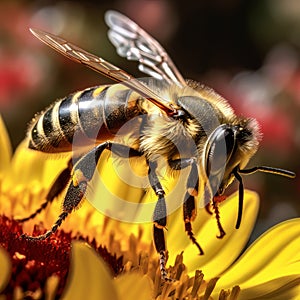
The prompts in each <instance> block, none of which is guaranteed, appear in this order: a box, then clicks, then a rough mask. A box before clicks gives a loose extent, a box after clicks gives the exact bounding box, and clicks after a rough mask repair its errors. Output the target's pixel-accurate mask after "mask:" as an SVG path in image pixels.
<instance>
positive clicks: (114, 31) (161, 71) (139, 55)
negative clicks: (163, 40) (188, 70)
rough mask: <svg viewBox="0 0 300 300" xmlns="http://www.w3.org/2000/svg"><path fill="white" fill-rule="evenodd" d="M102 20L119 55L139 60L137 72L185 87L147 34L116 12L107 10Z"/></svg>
mask: <svg viewBox="0 0 300 300" xmlns="http://www.w3.org/2000/svg"><path fill="white" fill-rule="evenodd" d="M105 21H106V23H107V25H108V26H109V27H110V30H109V31H108V37H109V39H110V41H111V42H112V44H113V45H114V46H115V47H116V49H117V53H118V54H119V55H120V56H122V57H126V58H127V59H128V60H136V61H138V62H139V63H140V64H139V70H140V71H142V72H144V73H146V74H148V75H150V76H152V77H155V78H157V79H164V80H166V81H167V82H168V83H175V84H176V85H178V86H180V87H182V86H186V82H185V80H184V78H183V77H182V75H181V74H180V73H179V71H178V70H177V68H176V66H175V65H174V63H173V62H172V60H171V58H170V57H169V56H168V54H167V52H166V51H165V49H164V48H163V47H162V46H161V45H160V44H159V43H158V42H157V41H156V40H155V39H154V38H153V37H151V36H150V35H149V34H148V33H147V32H146V31H144V30H143V29H142V28H140V27H139V26H138V25H137V24H136V23H134V22H133V21H131V20H130V19H129V18H127V17H126V16H124V15H122V14H120V13H118V12H116V11H111V10H109V11H107V12H106V14H105Z"/></svg>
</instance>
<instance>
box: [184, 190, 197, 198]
mask: <svg viewBox="0 0 300 300" xmlns="http://www.w3.org/2000/svg"><path fill="white" fill-rule="evenodd" d="M187 192H188V193H189V194H190V195H191V196H194V197H196V196H198V191H197V190H196V189H194V188H188V189H187Z"/></svg>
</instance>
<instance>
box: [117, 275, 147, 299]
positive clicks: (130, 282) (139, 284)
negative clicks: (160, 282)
mask: <svg viewBox="0 0 300 300" xmlns="http://www.w3.org/2000/svg"><path fill="white" fill-rule="evenodd" d="M114 283H115V286H116V288H117V290H118V295H119V299H122V300H134V299H143V300H151V299H153V297H152V293H153V283H152V281H151V280H150V278H149V277H147V276H146V275H144V276H142V275H140V274H135V273H132V274H125V275H123V276H120V277H118V278H117V279H116V280H115V282H114Z"/></svg>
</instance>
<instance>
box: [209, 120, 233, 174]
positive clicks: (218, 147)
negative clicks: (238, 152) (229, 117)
mask: <svg viewBox="0 0 300 300" xmlns="http://www.w3.org/2000/svg"><path fill="white" fill-rule="evenodd" d="M235 145H236V137H235V132H234V129H233V128H232V126H230V125H226V124H222V125H220V126H218V127H217V128H216V129H215V130H214V131H213V132H212V134H211V135H210V136H209V138H208V140H207V143H206V148H205V164H206V165H205V167H206V168H205V170H206V174H207V176H208V177H209V176H215V175H218V174H219V173H220V172H221V173H224V170H225V167H226V164H227V162H228V161H229V160H230V158H231V156H232V154H233V152H234V149H235Z"/></svg>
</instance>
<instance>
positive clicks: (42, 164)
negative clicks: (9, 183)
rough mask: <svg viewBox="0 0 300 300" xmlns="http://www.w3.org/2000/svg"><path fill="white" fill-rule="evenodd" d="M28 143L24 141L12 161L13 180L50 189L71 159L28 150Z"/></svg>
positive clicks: (65, 156)
mask: <svg viewBox="0 0 300 300" xmlns="http://www.w3.org/2000/svg"><path fill="white" fill-rule="evenodd" d="M27 143H28V141H26V140H24V141H23V142H22V143H20V145H19V146H18V147H17V149H16V151H15V154H14V156H13V160H12V169H13V175H12V180H13V182H18V183H19V184H24V185H27V186H29V185H33V183H35V184H36V185H39V186H41V187H44V188H48V187H49V186H50V185H51V184H52V183H53V181H54V180H55V178H56V177H57V176H58V175H59V173H60V172H61V171H62V170H63V169H64V168H66V166H67V161H68V160H69V157H68V156H67V155H64V156H63V155H60V154H46V153H41V152H39V151H35V150H31V149H28V147H27ZM20 170H22V172H20Z"/></svg>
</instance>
